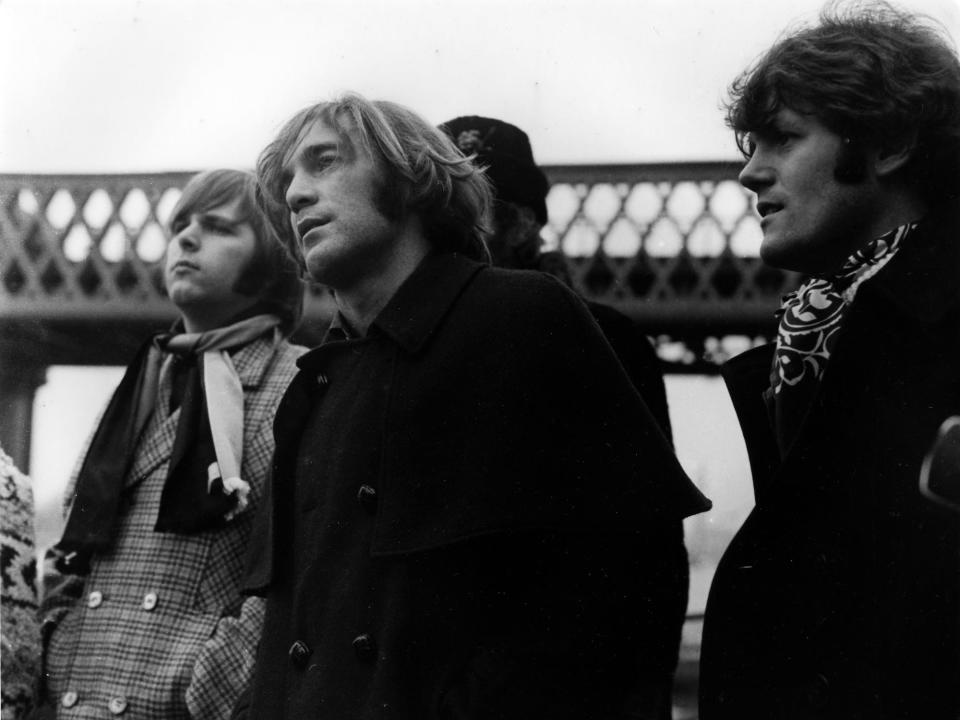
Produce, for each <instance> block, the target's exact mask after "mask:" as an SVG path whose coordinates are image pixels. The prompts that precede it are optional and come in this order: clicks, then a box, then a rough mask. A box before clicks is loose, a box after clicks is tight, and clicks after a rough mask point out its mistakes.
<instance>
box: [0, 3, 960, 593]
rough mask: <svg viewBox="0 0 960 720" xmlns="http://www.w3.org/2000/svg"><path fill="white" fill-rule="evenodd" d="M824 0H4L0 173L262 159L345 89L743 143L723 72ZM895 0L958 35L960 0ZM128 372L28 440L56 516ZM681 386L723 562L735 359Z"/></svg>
mask: <svg viewBox="0 0 960 720" xmlns="http://www.w3.org/2000/svg"><path fill="white" fill-rule="evenodd" d="M820 6H821V3H820V2H819V0H790V1H789V2H785V1H784V0H509V1H507V0H474V1H473V2H467V1H466V0H395V1H389V0H380V1H378V2H370V1H367V2H364V1H362V0H353V1H352V2H342V1H339V0H326V1H323V2H320V1H315V2H306V1H304V0H301V1H298V2H294V1H292V0H230V1H229V2H228V1H226V0H192V1H190V2H188V1H187V0H85V1H81V0H57V1H44V0H0V172H7V173H9V172H25V173H116V172H132V171H162V170H200V169H204V168H209V167H216V166H228V167H230V166H232V167H248V168H249V167H252V166H253V164H254V162H255V160H256V157H257V154H258V153H259V151H260V150H261V148H263V147H264V145H266V143H267V142H269V141H270V139H271V138H272V137H273V135H274V133H275V132H276V131H277V129H278V128H279V126H280V125H281V124H282V123H283V122H284V120H286V119H287V118H288V117H289V116H290V115H292V114H293V113H294V112H296V111H297V110H299V109H300V108H301V107H303V106H305V105H308V104H311V103H313V102H316V101H318V100H322V99H325V98H329V97H331V96H333V95H335V94H337V93H339V92H342V91H344V90H356V91H359V92H361V93H363V94H365V95H367V96H369V97H374V98H385V99H391V100H395V101H398V102H401V103H403V104H406V105H409V106H411V107H413V108H415V109H416V110H418V111H419V112H420V113H421V114H423V115H424V116H425V117H426V118H427V119H429V120H430V121H432V122H436V123H439V122H442V121H444V120H448V119H450V118H453V117H455V116H458V115H466V114H479V115H488V116H493V117H498V118H502V119H505V120H508V121H510V122H512V123H514V124H516V125H518V126H520V127H521V128H523V129H524V130H526V131H527V133H528V134H529V135H530V138H531V142H532V144H533V148H534V152H535V154H536V156H537V159H538V161H539V162H540V163H543V164H557V163H584V164H588V163H631V162H652V161H679V160H728V159H734V158H736V157H737V153H736V148H735V146H734V143H733V140H732V137H731V134H730V133H729V131H728V130H727V129H726V128H725V127H724V124H723V113H722V110H721V103H722V100H723V97H724V92H725V89H726V87H727V85H728V84H729V82H730V81H731V80H732V79H733V78H734V77H735V76H736V75H737V74H738V73H739V72H740V71H741V70H742V69H743V68H744V67H746V66H747V65H748V64H749V63H750V62H751V61H752V60H753V59H755V58H756V57H757V56H758V55H759V54H760V53H761V52H762V51H763V50H764V49H766V48H767V47H768V46H769V45H770V44H771V43H772V42H773V41H774V40H775V39H776V38H777V36H778V35H779V34H780V33H781V31H783V30H784V29H785V28H787V27H788V26H792V25H794V24H796V23H797V22H802V21H805V20H806V21H808V20H811V19H814V18H815V16H816V14H817V11H818V10H819V8H820ZM900 6H901V7H905V8H908V9H911V10H916V11H919V12H924V13H927V14H928V15H931V16H932V17H934V18H935V19H937V20H938V21H939V22H941V23H942V24H943V25H944V27H946V29H947V31H948V32H949V33H950V34H951V35H952V37H953V38H954V42H955V43H956V41H957V38H960V0H909V1H907V2H903V3H900ZM104 341H105V342H108V341H109V338H104ZM120 373H121V371H120V369H116V368H111V369H102V368H66V367H56V368H51V370H50V371H49V373H48V376H47V384H46V385H45V386H44V387H43V388H42V389H41V390H40V392H39V393H38V395H37V400H36V408H35V409H36V414H35V428H34V441H33V451H32V459H31V474H32V475H33V477H34V480H35V487H36V497H37V501H38V505H39V509H40V512H41V515H42V517H45V518H52V517H54V516H55V515H56V514H57V510H56V506H57V505H58V504H59V497H60V495H61V493H62V489H63V485H64V482H65V481H66V479H67V477H68V475H69V474H70V471H71V469H72V467H73V465H74V464H75V463H76V460H77V456H78V454H79V452H80V450H81V448H82V446H83V444H84V442H85V441H86V439H87V437H88V435H89V433H90V431H91V427H92V424H93V422H94V421H95V418H96V416H97V415H98V414H99V413H100V411H101V409H102V407H103V406H104V404H105V403H106V400H107V398H108V396H109V394H110V392H111V391H112V389H113V387H114V386H115V385H116V383H117V381H118V380H119V377H120ZM667 387H668V394H669V400H670V405H671V413H672V416H673V422H674V432H675V436H676V446H677V451H678V455H679V457H680V460H681V462H682V463H683V464H684V466H685V467H686V469H687V470H688V472H689V473H690V474H691V476H692V477H693V478H694V479H695V480H696V481H697V483H698V484H699V485H700V487H701V488H702V489H703V490H704V491H705V492H706V493H707V494H708V495H709V496H710V497H711V498H712V499H713V500H714V510H713V511H711V512H710V513H708V514H706V515H703V516H699V517H698V518H696V519H694V521H693V522H692V523H690V524H689V525H688V538H689V544H690V545H691V548H692V549H693V550H694V553H693V555H694V557H693V560H694V561H696V560H697V557H696V554H697V552H701V553H703V554H705V555H707V556H709V557H705V558H704V560H706V561H707V562H708V564H710V563H709V561H710V560H711V559H715V556H716V553H717V552H718V550H719V548H717V547H716V545H717V543H718V542H720V541H725V539H726V538H727V537H729V534H730V533H731V532H732V531H733V530H734V529H735V528H736V527H737V525H738V524H739V522H740V521H741V520H742V518H743V516H744V515H745V513H746V511H747V510H748V509H749V507H750V505H751V504H752V493H751V489H750V480H749V471H748V467H747V462H746V456H745V452H744V449H743V443H742V440H741V437H740V432H739V428H738V426H737V423H736V419H735V417H734V415H733V411H732V408H731V407H730V405H729V401H728V400H727V398H726V393H725V391H724V390H723V388H722V383H721V382H720V381H719V380H718V379H716V378H702V377H679V376H674V377H669V378H668V380H667ZM41 523H43V521H42V520H41ZM51 539H52V538H51V537H45V536H41V538H40V541H41V542H49V541H50V540H51ZM707 580H708V574H706V575H704V576H703V577H700V579H699V580H698V576H697V575H696V574H695V578H694V587H693V589H692V601H691V610H697V609H699V608H702V597H703V588H704V587H705V583H706V582H707ZM698 583H699V586H698Z"/></svg>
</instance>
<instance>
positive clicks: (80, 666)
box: [41, 170, 303, 720]
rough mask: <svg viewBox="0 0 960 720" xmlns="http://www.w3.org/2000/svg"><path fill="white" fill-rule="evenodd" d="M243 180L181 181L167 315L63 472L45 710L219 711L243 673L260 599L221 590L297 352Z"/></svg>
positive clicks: (143, 714) (293, 319)
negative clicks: (77, 459)
mask: <svg viewBox="0 0 960 720" xmlns="http://www.w3.org/2000/svg"><path fill="white" fill-rule="evenodd" d="M255 189H256V181H255V179H254V177H253V176H252V175H251V174H250V173H245V172H239V171H233V170H218V171H212V172H208V173H202V174H200V175H198V176H197V177H195V178H194V179H193V180H191V181H190V183H188V185H187V186H186V188H185V189H184V192H183V195H182V196H181V199H180V201H179V203H178V206H177V207H176V208H175V209H174V212H173V220H172V222H171V225H170V229H171V235H172V237H171V240H170V244H169V246H168V248H167V257H166V264H165V274H164V278H165V282H166V288H167V293H168V295H169V296H170V298H171V300H173V302H174V304H175V305H176V306H177V308H178V309H179V310H180V313H181V319H180V320H179V321H178V322H177V323H176V325H175V326H174V327H173V329H172V331H171V332H170V333H165V334H163V335H158V336H155V337H153V338H151V340H150V341H148V342H147V343H146V344H145V345H144V346H143V348H142V349H141V351H140V352H139V353H138V355H137V357H136V358H135V359H134V361H133V362H132V363H131V365H130V366H129V367H128V369H127V372H126V374H125V376H124V378H123V380H122V381H121V383H120V386H119V387H118V388H117V391H116V392H115V394H114V396H113V398H112V400H111V401H110V404H109V405H108V407H107V409H106V411H105V413H104V416H103V418H102V420H101V422H100V424H99V426H98V428H97V431H96V432H95V433H94V436H93V439H92V440H91V443H90V446H89V448H88V450H87V452H86V454H85V456H84V460H83V462H82V464H81V467H80V470H79V472H78V473H77V476H76V477H75V478H74V479H73V485H72V488H71V491H70V493H69V496H68V497H69V499H68V504H69V506H70V512H69V516H68V519H67V524H66V528H65V530H64V535H63V538H62V539H61V541H60V543H58V545H57V546H56V548H55V549H54V550H53V551H51V553H50V557H49V558H48V563H47V565H48V572H47V576H46V578H45V580H46V585H47V588H48V592H47V595H46V597H45V599H44V602H43V605H42V610H41V613H42V617H43V621H44V637H45V658H44V660H45V662H44V676H43V683H42V685H43V687H42V688H41V690H42V694H43V695H44V699H45V700H46V702H47V703H48V705H52V706H54V707H55V710H56V715H57V717H64V718H79V717H82V718H107V717H112V716H115V715H126V716H127V717H135V718H165V719H168V720H169V719H170V718H220V717H225V716H226V715H228V714H229V711H230V708H231V707H232V706H233V703H234V702H235V700H236V697H237V695H238V694H239V693H240V692H241V690H242V689H243V688H244V687H245V685H246V683H247V682H248V680H249V677H250V674H251V670H252V664H253V657H254V652H255V648H256V643H257V641H258V639H259V636H260V631H261V627H262V622H263V601H262V600H260V599H258V598H248V599H245V598H243V597H242V596H241V595H240V592H239V590H238V585H239V581H240V576H241V572H242V564H243V556H244V551H245V548H246V545H247V541H248V538H249V535H250V527H251V520H252V517H253V510H254V509H255V507H256V505H257V503H258V501H259V499H260V497H261V495H262V493H263V489H264V483H265V482H266V481H267V478H268V475H269V472H270V460H271V457H272V454H273V449H274V443H273V433H272V427H273V416H274V412H275V410H276V407H277V404H278V403H279V401H280V398H281V396H282V394H283V392H284V390H285V389H286V387H287V385H288V383H289V382H290V380H291V378H292V377H293V375H294V373H295V371H296V366H295V361H296V359H297V357H298V356H299V355H300V354H301V353H302V352H303V348H299V347H297V346H294V345H291V344H290V343H289V342H287V340H286V339H285V338H286V336H287V335H288V334H289V332H290V331H291V330H292V328H293V327H294V326H295V324H296V323H297V321H298V320H299V318H300V314H301V309H302V299H303V287H302V284H301V281H300V279H299V270H298V266H297V263H296V261H295V260H294V259H293V257H292V255H291V254H290V253H289V252H288V249H287V248H286V247H285V246H284V245H283V243H282V242H281V241H280V240H279V239H278V238H277V236H276V235H275V233H273V232H272V231H271V229H270V227H269V225H268V223H266V222H265V220H264V217H263V215H262V214H261V213H260V212H259V211H258V209H257V206H256V203H255V197H254V196H255Z"/></svg>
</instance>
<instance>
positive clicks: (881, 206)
mask: <svg viewBox="0 0 960 720" xmlns="http://www.w3.org/2000/svg"><path fill="white" fill-rule="evenodd" d="M928 211H929V207H928V205H927V203H926V201H924V200H923V198H921V197H920V196H919V195H917V194H916V193H915V192H912V191H908V190H906V189H905V188H902V187H901V188H898V191H896V192H889V193H886V194H885V196H884V197H883V199H882V201H881V202H880V203H878V205H877V207H876V209H875V212H874V214H873V221H872V222H871V223H870V224H869V227H868V228H866V232H865V233H864V236H865V237H864V238H863V243H862V244H864V245H865V244H866V243H868V242H870V241H871V240H875V239H877V238H878V237H881V236H883V235H885V234H886V233H888V232H890V231H891V230H896V229H897V228H898V227H901V226H902V225H907V224H909V223H915V222H919V221H920V220H922V219H923V217H924V216H925V215H926V214H927V212H928Z"/></svg>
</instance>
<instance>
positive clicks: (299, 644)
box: [289, 640, 313, 670]
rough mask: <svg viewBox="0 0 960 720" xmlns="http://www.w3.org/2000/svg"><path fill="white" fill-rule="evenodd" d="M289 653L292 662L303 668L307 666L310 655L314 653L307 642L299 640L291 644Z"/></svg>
mask: <svg viewBox="0 0 960 720" xmlns="http://www.w3.org/2000/svg"><path fill="white" fill-rule="evenodd" d="M289 655H290V662H292V663H293V664H294V665H295V666H296V667H298V668H300V669H301V670H302V669H303V668H305V667H306V666H307V661H308V660H309V659H310V656H311V655H313V651H312V650H311V649H310V646H309V645H307V644H306V643H305V642H303V641H302V640H297V641H296V642H295V643H294V644H293V645H291V646H290V650H289Z"/></svg>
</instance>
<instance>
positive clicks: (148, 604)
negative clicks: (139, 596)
mask: <svg viewBox="0 0 960 720" xmlns="http://www.w3.org/2000/svg"><path fill="white" fill-rule="evenodd" d="M156 606H157V594H156V593H155V592H149V593H147V594H146V595H144V596H143V609H144V610H146V611H147V612H149V611H150V610H153V609H154V608H155V607H156Z"/></svg>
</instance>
